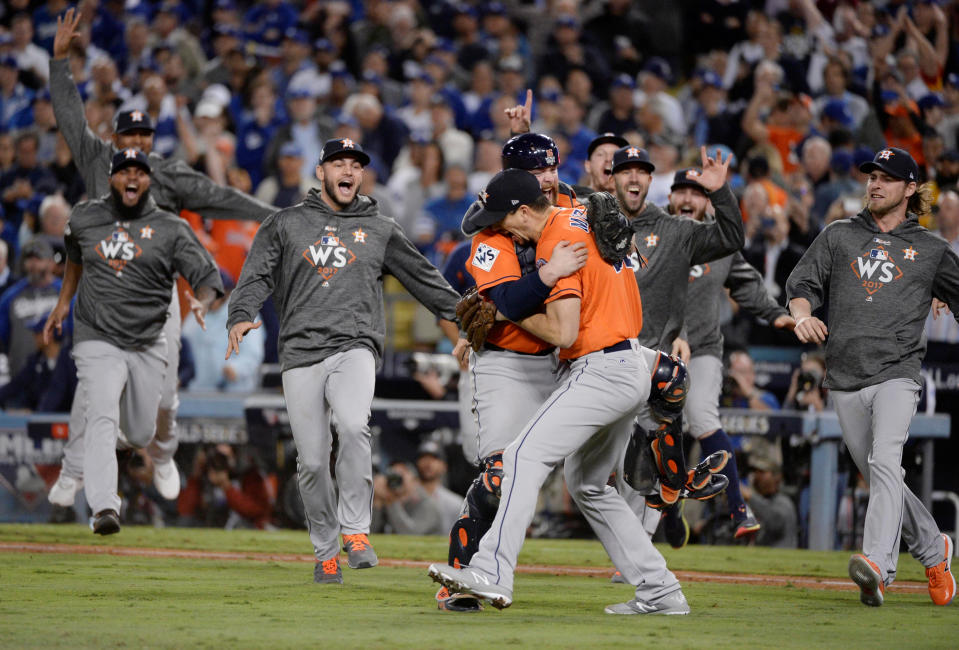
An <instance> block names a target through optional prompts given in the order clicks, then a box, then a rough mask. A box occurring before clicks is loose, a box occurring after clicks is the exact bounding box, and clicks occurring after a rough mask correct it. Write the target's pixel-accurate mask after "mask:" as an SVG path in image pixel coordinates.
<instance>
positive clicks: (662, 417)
mask: <svg viewBox="0 0 959 650" xmlns="http://www.w3.org/2000/svg"><path fill="white" fill-rule="evenodd" d="M650 384H651V385H650V390H649V400H648V403H649V410H650V412H651V413H652V415H653V417H654V418H655V419H656V420H657V421H658V422H672V421H673V420H675V419H676V418H678V417H679V416H680V415H681V414H682V412H683V404H685V403H686V394H687V393H688V392H689V372H688V371H687V370H686V364H685V363H683V360H682V359H680V358H679V357H676V356H671V355H666V354H663V353H662V352H660V353H659V356H658V357H657V358H656V368H655V369H654V370H653V374H652V376H651V377H650Z"/></svg>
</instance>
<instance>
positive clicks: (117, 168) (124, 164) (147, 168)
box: [110, 158, 153, 176]
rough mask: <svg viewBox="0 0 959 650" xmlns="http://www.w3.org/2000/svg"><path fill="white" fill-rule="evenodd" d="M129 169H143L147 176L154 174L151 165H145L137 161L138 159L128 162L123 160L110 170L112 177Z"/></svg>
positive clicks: (130, 159)
mask: <svg viewBox="0 0 959 650" xmlns="http://www.w3.org/2000/svg"><path fill="white" fill-rule="evenodd" d="M127 167H139V168H140V169H142V170H143V171H145V172H146V173H147V174H152V173H153V170H152V169H151V168H150V165H148V164H146V163H144V162H143V161H141V160H137V159H136V158H128V159H126V160H123V161H121V162H119V163H117V164H116V165H115V166H114V167H113V168H112V169H111V170H110V176H113V175H114V174H116V173H117V172H119V171H122V170H124V169H126V168H127Z"/></svg>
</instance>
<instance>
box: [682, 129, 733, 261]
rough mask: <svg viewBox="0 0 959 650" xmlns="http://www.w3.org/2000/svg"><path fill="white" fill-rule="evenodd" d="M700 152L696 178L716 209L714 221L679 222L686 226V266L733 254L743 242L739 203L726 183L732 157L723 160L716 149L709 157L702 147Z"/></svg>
mask: <svg viewBox="0 0 959 650" xmlns="http://www.w3.org/2000/svg"><path fill="white" fill-rule="evenodd" d="M700 155H701V156H702V162H703V171H702V173H701V174H700V175H699V178H697V180H698V181H699V184H700V185H702V186H703V188H704V189H705V190H706V195H707V196H708V197H709V200H710V201H711V202H712V204H713V208H715V210H716V221H715V222H714V223H708V224H700V223H696V222H692V221H688V222H682V223H686V224H688V225H689V229H688V237H689V239H688V240H687V242H686V243H687V246H688V247H689V248H688V250H689V256H690V262H689V263H690V265H693V264H704V263H706V262H710V261H712V260H715V259H718V258H720V257H725V256H727V255H730V254H732V253H735V252H736V251H738V250H740V249H741V248H742V247H743V244H744V243H745V241H746V240H745V234H744V233H743V216H742V214H741V213H740V212H739V203H738V202H737V201H736V197H735V195H733V191H732V190H731V189H730V188H729V185H727V184H726V174H727V172H728V171H729V161H730V160H731V159H732V156H730V157H728V158H727V159H726V160H725V161H723V159H722V154H721V153H720V152H719V151H717V152H716V157H715V158H710V157H709V156H708V155H707V154H706V147H702V148H701V151H700Z"/></svg>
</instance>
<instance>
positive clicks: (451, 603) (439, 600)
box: [436, 587, 483, 612]
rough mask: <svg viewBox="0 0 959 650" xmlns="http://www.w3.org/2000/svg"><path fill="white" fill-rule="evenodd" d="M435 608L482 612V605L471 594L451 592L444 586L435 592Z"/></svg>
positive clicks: (450, 610) (451, 610)
mask: <svg viewBox="0 0 959 650" xmlns="http://www.w3.org/2000/svg"><path fill="white" fill-rule="evenodd" d="M436 608H437V609H440V610H443V611H445V612H482V611H483V605H482V603H480V601H479V598H477V597H476V596H474V595H473V594H451V593H450V590H449V589H447V588H446V587H440V590H439V591H437V592H436Z"/></svg>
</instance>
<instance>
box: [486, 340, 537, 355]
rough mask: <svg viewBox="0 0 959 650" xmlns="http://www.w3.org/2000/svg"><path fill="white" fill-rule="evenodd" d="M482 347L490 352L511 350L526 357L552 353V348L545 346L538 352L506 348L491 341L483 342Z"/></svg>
mask: <svg viewBox="0 0 959 650" xmlns="http://www.w3.org/2000/svg"><path fill="white" fill-rule="evenodd" d="M483 349H484V350H489V351H490V352H512V353H513V354H522V355H523V356H527V357H548V356H549V355H551V354H553V348H546V349H545V350H542V351H540V352H520V351H518V350H510V349H507V348H501V347H500V346H498V345H493V344H492V343H483Z"/></svg>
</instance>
